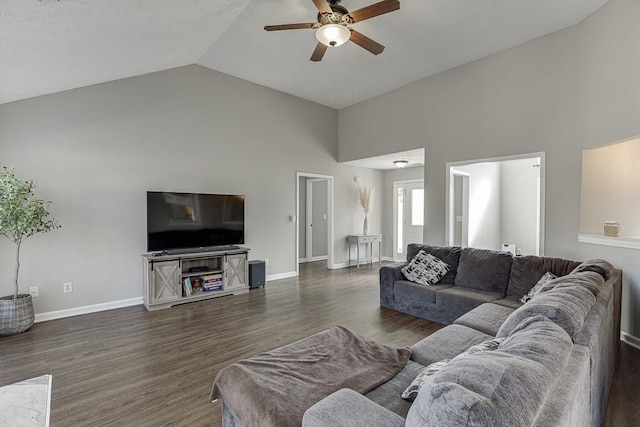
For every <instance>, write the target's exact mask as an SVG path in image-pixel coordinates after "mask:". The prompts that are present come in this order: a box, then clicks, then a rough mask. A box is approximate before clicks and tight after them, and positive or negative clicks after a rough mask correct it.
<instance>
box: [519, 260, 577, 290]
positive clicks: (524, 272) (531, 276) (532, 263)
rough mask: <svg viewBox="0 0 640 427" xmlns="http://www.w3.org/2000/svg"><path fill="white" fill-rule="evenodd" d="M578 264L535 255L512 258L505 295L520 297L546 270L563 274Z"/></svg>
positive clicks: (557, 274)
mask: <svg viewBox="0 0 640 427" xmlns="http://www.w3.org/2000/svg"><path fill="white" fill-rule="evenodd" d="M578 265H580V263H579V262H576V261H570V260H567V259H562V258H549V257H540V256H535V255H527V256H518V257H515V258H513V265H512V266H511V275H510V278H509V286H508V287H507V296H514V297H518V298H522V297H523V296H524V295H525V294H526V293H527V292H529V289H531V288H532V287H533V286H534V285H535V284H536V283H537V282H538V280H540V278H541V277H542V276H543V275H544V273H546V272H547V271H549V272H551V273H553V274H555V275H556V276H564V275H567V274H569V273H571V271H572V270H573V269H574V268H576V267H577V266H578Z"/></svg>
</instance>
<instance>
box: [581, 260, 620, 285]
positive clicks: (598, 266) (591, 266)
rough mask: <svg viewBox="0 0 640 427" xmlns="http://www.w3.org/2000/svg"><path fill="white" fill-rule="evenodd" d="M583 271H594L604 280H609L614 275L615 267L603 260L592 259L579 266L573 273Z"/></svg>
mask: <svg viewBox="0 0 640 427" xmlns="http://www.w3.org/2000/svg"><path fill="white" fill-rule="evenodd" d="M581 271H593V272H595V273H598V274H599V275H601V276H602V278H603V279H604V280H609V277H611V274H612V273H613V265H611V264H610V263H608V262H607V261H605V260H603V259H591V260H589V261H585V262H583V263H582V264H580V265H578V266H577V267H576V268H574V269H573V271H572V272H571V273H579V272H581Z"/></svg>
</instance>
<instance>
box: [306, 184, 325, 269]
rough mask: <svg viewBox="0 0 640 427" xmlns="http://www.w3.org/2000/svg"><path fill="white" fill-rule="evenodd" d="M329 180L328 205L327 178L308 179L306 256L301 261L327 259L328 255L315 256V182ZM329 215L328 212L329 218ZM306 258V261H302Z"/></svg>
mask: <svg viewBox="0 0 640 427" xmlns="http://www.w3.org/2000/svg"><path fill="white" fill-rule="evenodd" d="M323 181H327V207H328V206H329V191H328V190H329V182H328V180H327V179H326V178H313V179H307V181H306V184H307V190H306V192H305V197H306V207H305V217H306V218H305V227H304V232H305V251H304V253H305V255H306V256H305V258H302V259H301V261H300V262H313V261H322V260H325V259H327V255H320V256H317V257H314V256H313V209H314V208H313V183H315V182H323ZM328 217H329V215H328V214H327V219H328ZM326 237H327V239H328V236H326ZM328 249H329V241H328V240H327V250H328ZM302 260H304V261H302Z"/></svg>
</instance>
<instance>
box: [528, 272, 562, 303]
mask: <svg viewBox="0 0 640 427" xmlns="http://www.w3.org/2000/svg"><path fill="white" fill-rule="evenodd" d="M557 278H558V276H556V275H555V274H553V273H552V272H550V271H547V272H546V273H544V274H543V275H542V277H541V278H540V280H538V283H536V284H535V285H534V286H533V288H531V289H529V292H527V294H526V295H525V296H523V297H522V298H520V302H521V303H524V304H526V303H528V302H529V301H531V299H532V298H533V297H535V296H536V295H537V294H538V292H539V291H540V288H542V287H543V286H544V285H546V284H547V283H549V282H550V281H552V280H553V279H557Z"/></svg>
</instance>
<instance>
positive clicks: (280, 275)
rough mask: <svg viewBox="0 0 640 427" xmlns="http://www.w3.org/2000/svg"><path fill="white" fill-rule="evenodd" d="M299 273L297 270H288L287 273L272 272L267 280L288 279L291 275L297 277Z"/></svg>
mask: <svg viewBox="0 0 640 427" xmlns="http://www.w3.org/2000/svg"><path fill="white" fill-rule="evenodd" d="M297 275H298V273H296V272H295V271H288V272H286V273H278V274H270V275H268V276H267V282H270V281H272V280H279V279H288V278H289V277H296V276H297Z"/></svg>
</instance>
